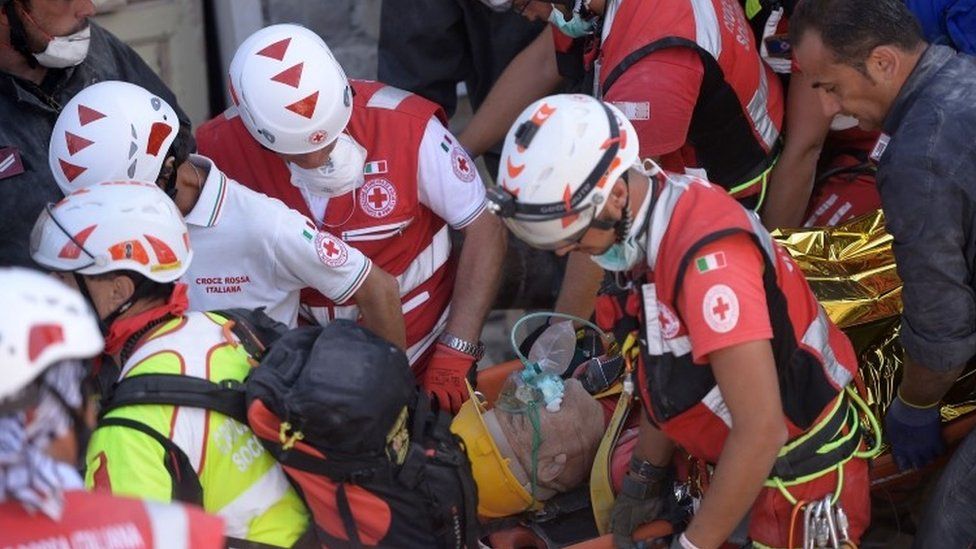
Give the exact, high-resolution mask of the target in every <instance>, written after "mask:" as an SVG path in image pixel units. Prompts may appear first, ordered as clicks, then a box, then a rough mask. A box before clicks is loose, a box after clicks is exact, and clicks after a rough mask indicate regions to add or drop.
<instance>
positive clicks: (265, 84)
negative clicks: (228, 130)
mask: <svg viewBox="0 0 976 549" xmlns="http://www.w3.org/2000/svg"><path fill="white" fill-rule="evenodd" d="M230 95H231V100H232V101H233V102H234V105H236V106H237V109H238V112H239V114H240V117H241V121H242V122H244V126H245V127H247V130H248V131H249V132H250V133H251V136H252V137H254V139H256V140H257V141H258V143H260V144H261V145H263V146H265V147H267V148H269V149H271V150H273V151H275V152H278V153H283V154H304V153H309V152H313V151H317V150H319V149H321V148H323V147H325V146H327V145H329V144H330V143H332V142H333V141H335V139H336V138H337V137H338V136H339V133H341V132H342V130H343V129H345V127H346V124H348V123H349V118H350V117H351V116H352V89H351V88H350V87H349V80H348V79H346V73H345V72H344V71H343V70H342V67H341V66H340V65H339V62H338V61H336V59H335V57H334V56H333V55H332V51H331V50H329V47H328V46H327V45H326V44H325V42H324V41H323V40H322V39H321V38H320V37H319V36H318V35H317V34H315V33H314V32H312V31H310V30H308V29H306V28H305V27H302V26H299V25H291V24H282V25H272V26H270V27H265V28H263V29H261V30H259V31H257V32H256V33H254V34H252V35H251V36H249V37H248V38H247V40H244V43H243V44H241V45H240V47H239V48H237V52H236V53H235V54H234V59H233V60H232V61H231V63H230Z"/></svg>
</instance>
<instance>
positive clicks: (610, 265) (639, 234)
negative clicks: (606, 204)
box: [590, 160, 661, 272]
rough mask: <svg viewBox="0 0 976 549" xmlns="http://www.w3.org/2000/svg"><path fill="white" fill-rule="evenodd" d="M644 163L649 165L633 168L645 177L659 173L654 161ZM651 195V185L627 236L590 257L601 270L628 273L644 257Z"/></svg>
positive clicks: (652, 192) (652, 191)
mask: <svg viewBox="0 0 976 549" xmlns="http://www.w3.org/2000/svg"><path fill="white" fill-rule="evenodd" d="M645 163H649V165H647V164H641V165H635V166H634V167H635V168H636V169H637V170H639V171H640V172H642V173H643V174H644V175H645V176H647V177H653V176H655V175H657V174H658V173H660V171H661V168H660V167H659V166H658V165H657V164H655V163H654V161H652V160H646V161H645ZM653 194H654V190H653V185H652V186H651V188H650V189H649V190H648V195H647V196H646V197H645V198H644V203H643V204H641V206H640V208H639V209H638V211H637V215H636V216H634V218H633V219H632V220H631V222H630V223H631V224H630V227H629V228H628V230H627V234H626V235H624V236H623V238H621V239H620V240H619V241H617V242H615V243H614V244H613V245H612V246H610V247H609V248H607V250H606V251H605V252H603V253H602V254H600V255H593V256H590V259H592V260H593V262H594V263H596V264H597V265H599V266H600V267H601V268H603V270H605V271H615V272H622V271H629V270H630V269H633V268H634V267H636V266H637V265H638V264H639V263H640V262H641V261H643V260H644V258H645V257H646V255H647V225H648V216H650V215H651V212H650V211H649V209H650V207H651V203H652V202H653V200H652V195H653Z"/></svg>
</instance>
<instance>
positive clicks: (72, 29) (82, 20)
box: [15, 0, 95, 52]
mask: <svg viewBox="0 0 976 549" xmlns="http://www.w3.org/2000/svg"><path fill="white" fill-rule="evenodd" d="M15 8H16V9H17V10H18V13H19V14H20V16H21V19H23V21H24V29H25V31H26V33H27V41H28V45H29V46H30V48H31V50H32V51H35V52H41V51H44V48H46V47H47V44H48V42H50V41H51V39H52V38H54V37H55V36H68V35H69V34H74V33H76V32H78V31H80V30H82V29H84V28H85V27H86V26H87V25H88V18H89V17H91V16H93V15H95V4H94V3H93V2H92V0H29V1H28V0H18V1H16V2H15Z"/></svg>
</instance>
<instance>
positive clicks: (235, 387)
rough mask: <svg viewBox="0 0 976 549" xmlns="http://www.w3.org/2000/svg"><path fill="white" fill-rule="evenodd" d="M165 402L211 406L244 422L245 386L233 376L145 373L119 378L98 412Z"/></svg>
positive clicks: (245, 409)
mask: <svg viewBox="0 0 976 549" xmlns="http://www.w3.org/2000/svg"><path fill="white" fill-rule="evenodd" d="M138 404H168V405H171V406H188V407H191V408H203V409H206V410H213V411H215V412H219V413H221V414H224V415H225V416H227V417H230V418H233V419H235V420H237V421H239V422H240V423H243V424H245V425H247V404H246V401H245V396H244V389H243V387H242V385H241V383H240V382H238V381H236V380H224V381H222V382H220V383H219V384H218V383H214V382H212V381H209V380H206V379H200V378H197V377H191V376H184V375H176V374H144V375H137V376H131V377H127V378H124V379H122V380H121V381H119V382H118V383H117V384H116V386H115V388H114V389H113V390H112V394H111V395H110V397H109V398H108V399H107V400H104V401H103V402H102V411H101V415H102V416H104V415H105V414H106V413H108V412H109V411H111V410H114V409H116V408H121V407H123V406H132V405H138Z"/></svg>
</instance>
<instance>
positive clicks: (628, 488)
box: [620, 473, 661, 500]
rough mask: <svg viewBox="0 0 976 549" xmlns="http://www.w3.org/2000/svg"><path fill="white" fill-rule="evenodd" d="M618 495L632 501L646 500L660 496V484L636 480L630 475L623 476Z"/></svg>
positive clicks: (658, 482)
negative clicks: (630, 498) (629, 498)
mask: <svg viewBox="0 0 976 549" xmlns="http://www.w3.org/2000/svg"><path fill="white" fill-rule="evenodd" d="M620 493H621V494H624V495H627V496H630V497H632V498H634V499H639V500H646V499H651V498H653V497H657V496H659V495H661V482H660V481H659V480H658V481H650V482H646V481H643V480H640V479H638V478H636V477H635V476H634V475H633V474H632V473H631V474H627V475H625V476H624V482H623V485H622V486H621V487H620Z"/></svg>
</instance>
